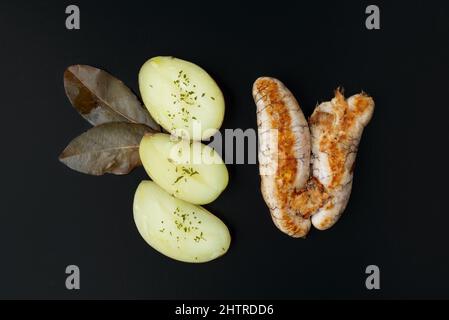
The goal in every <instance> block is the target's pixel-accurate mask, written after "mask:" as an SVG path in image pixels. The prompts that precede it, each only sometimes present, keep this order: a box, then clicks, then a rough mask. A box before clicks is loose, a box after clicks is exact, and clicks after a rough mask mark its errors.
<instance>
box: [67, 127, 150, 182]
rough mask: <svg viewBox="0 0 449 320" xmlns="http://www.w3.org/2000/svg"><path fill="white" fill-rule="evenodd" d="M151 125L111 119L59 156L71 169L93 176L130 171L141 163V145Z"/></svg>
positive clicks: (76, 141)
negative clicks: (112, 120) (111, 120)
mask: <svg viewBox="0 0 449 320" xmlns="http://www.w3.org/2000/svg"><path fill="white" fill-rule="evenodd" d="M149 132H154V130H152V129H151V128H149V127H147V126H146V125H143V124H135V123H127V122H109V123H104V124H101V125H98V126H96V127H93V128H92V129H90V130H88V131H86V132H84V133H83V134H81V135H80V136H78V137H77V138H75V139H73V140H72V141H71V142H70V143H69V145H68V146H67V147H66V148H65V149H64V151H63V152H62V153H61V155H60V156H59V160H60V161H61V162H62V163H64V164H65V165H66V166H68V167H69V168H71V169H73V170H76V171H79V172H82V173H86V174H91V175H96V176H99V175H103V174H105V173H113V174H117V175H122V174H127V173H129V172H130V171H131V170H132V169H134V168H135V167H137V166H140V165H141V161H140V157H139V144H140V140H142V137H143V136H144V135H145V134H146V133H149Z"/></svg>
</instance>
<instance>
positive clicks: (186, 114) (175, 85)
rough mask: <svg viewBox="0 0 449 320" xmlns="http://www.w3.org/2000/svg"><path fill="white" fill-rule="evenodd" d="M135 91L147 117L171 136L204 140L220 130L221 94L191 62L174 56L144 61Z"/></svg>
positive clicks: (222, 100)
mask: <svg viewBox="0 0 449 320" xmlns="http://www.w3.org/2000/svg"><path fill="white" fill-rule="evenodd" d="M139 89H140V93H141V95H142V99H143V102H144V104H145V106H146V107H147V109H148V111H149V112H150V114H151V116H152V117H153V118H154V119H155V120H156V121H157V122H158V123H159V124H160V125H161V126H162V127H163V128H164V129H165V130H167V131H169V132H170V133H171V134H174V135H177V136H185V135H186V134H188V135H189V136H188V139H193V140H204V139H207V138H209V137H211V136H212V135H213V134H214V133H215V132H216V131H217V130H218V129H219V128H220V127H221V124H222V122H223V117H224V108H225V102H224V98H223V94H222V92H221V90H220V88H219V87H218V85H217V84H216V83H215V81H214V79H212V78H211V76H209V74H208V73H207V72H206V71H204V70H203V69H202V68H200V67H199V66H197V65H195V64H193V63H191V62H188V61H184V60H181V59H177V58H174V57H155V58H152V59H150V60H148V61H147V62H146V63H145V64H144V65H143V66H142V68H141V69H140V72H139Z"/></svg>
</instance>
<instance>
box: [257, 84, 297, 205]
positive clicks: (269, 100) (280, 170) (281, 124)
mask: <svg viewBox="0 0 449 320" xmlns="http://www.w3.org/2000/svg"><path fill="white" fill-rule="evenodd" d="M255 86H256V89H257V91H259V93H260V94H261V96H262V99H263V101H264V104H265V105H266V106H267V108H266V112H268V114H269V116H270V125H271V128H275V129H278V167H277V171H276V174H275V179H276V190H275V192H276V193H277V195H278V200H279V202H280V203H282V206H283V208H285V207H286V206H287V205H288V202H289V201H288V200H289V193H290V190H289V189H288V188H286V187H285V186H292V185H293V184H294V181H295V178H296V168H297V161H298V160H297V159H296V157H295V154H294V150H293V148H292V146H293V145H294V144H295V141H296V137H295V135H294V134H293V133H292V130H291V118H290V114H289V112H288V110H287V107H286V105H285V102H284V101H283V99H282V97H281V95H280V93H279V87H278V84H277V83H276V82H275V81H271V80H270V79H268V78H263V79H261V80H260V81H257V82H256V84H255Z"/></svg>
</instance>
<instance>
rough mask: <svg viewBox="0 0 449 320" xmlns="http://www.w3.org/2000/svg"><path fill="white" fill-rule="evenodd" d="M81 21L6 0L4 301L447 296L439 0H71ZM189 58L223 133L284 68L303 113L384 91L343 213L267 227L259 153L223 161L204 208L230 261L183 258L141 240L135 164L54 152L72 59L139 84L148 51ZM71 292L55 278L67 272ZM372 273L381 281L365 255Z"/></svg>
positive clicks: (443, 18) (245, 117) (67, 118)
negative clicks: (311, 224)
mask: <svg viewBox="0 0 449 320" xmlns="http://www.w3.org/2000/svg"><path fill="white" fill-rule="evenodd" d="M76 3H77V4H78V5H79V6H80V9H81V30H79V31H68V30H66V29H65V25H64V23H65V18H66V15H65V13H64V11H65V7H66V6H67V5H68V4H71V2H64V1H63V2H58V3H56V2H51V3H50V1H48V2H47V1H34V2H31V1H30V4H25V3H23V2H22V1H20V2H17V1H14V2H13V1H10V2H9V3H8V4H6V3H4V2H2V3H1V4H0V39H1V50H0V58H1V69H0V70H1V73H2V74H1V78H0V82H1V86H0V87H1V89H2V90H1V92H2V99H1V108H2V113H1V117H2V124H1V126H0V130H1V137H2V150H3V151H2V157H1V158H2V168H3V170H2V176H1V181H2V183H1V194H2V197H1V199H2V201H1V207H0V217H1V221H0V253H1V258H0V298H291V299H293V298H449V290H448V289H449V257H448V250H447V244H448V242H449V232H448V230H447V226H448V225H449V215H448V210H447V183H446V182H447V179H448V175H447V163H448V162H449V157H448V154H447V150H446V148H447V144H448V136H449V135H448V125H447V121H448V114H449V112H448V110H449V106H448V103H447V101H448V98H447V93H448V89H449V65H448V57H449V43H448V39H449V22H448V17H449V5H448V4H447V3H444V4H443V2H440V1H416V2H415V3H411V2H409V1H394V3H393V1H388V2H381V1H376V3H377V4H379V5H380V7H381V27H382V29H381V30H380V31H368V30H366V29H365V22H364V21H365V14H364V10H365V7H366V6H367V5H368V4H371V3H370V2H367V1H309V2H307V3H306V2H303V1H297V2H295V3H296V4H293V1H291V3H290V2H285V3H282V1H276V2H274V3H272V4H271V5H262V4H260V2H258V3H259V4H257V5H256V4H253V5H249V4H247V5H243V4H241V3H240V4H238V3H231V2H229V1H223V3H222V4H221V5H219V4H216V3H215V2H204V3H202V4H194V3H192V2H191V1H189V2H185V1H184V2H183V3H184V4H179V5H175V4H174V3H173V2H167V4H163V3H165V1H142V2H137V1H136V2H135V3H134V2H131V1H125V2H123V1H122V2H120V3H116V4H114V3H111V2H110V1H108V2H106V1H104V2H97V1H95V3H94V2H93V1H76ZM156 55H174V56H177V57H180V58H184V59H187V60H191V61H193V62H195V63H198V64H199V65H201V66H202V67H204V68H205V69H206V70H208V71H209V72H210V73H211V74H212V75H213V76H214V77H215V78H216V79H217V81H218V82H219V84H220V86H221V87H222V89H223V91H224V93H225V95H226V98H227V109H226V118H225V122H224V126H223V129H224V128H243V129H246V128H254V127H255V125H256V117H255V106H254V104H253V101H252V97H251V85H252V82H253V81H254V79H255V78H256V77H258V76H261V75H271V76H275V77H279V78H280V79H282V80H283V81H284V82H285V83H286V85H287V86H288V87H289V88H290V89H291V90H292V91H293V92H294V93H295V95H296V96H297V98H298V100H299V101H300V104H301V106H302V108H303V110H304V112H305V114H306V115H307V116H308V115H310V114H311V112H312V110H313V108H314V106H315V104H316V103H317V102H318V101H324V100H328V99H329V98H330V97H331V96H332V91H333V89H335V88H336V87H337V86H343V87H344V88H345V91H346V93H347V94H348V95H349V94H353V93H356V92H359V91H361V90H365V91H366V92H368V93H369V94H371V95H373V96H374V98H375V101H376V104H377V107H376V111H375V115H374V118H373V120H372V122H371V123H370V124H369V126H368V127H367V129H366V131H365V133H364V137H363V139H362V143H361V145H360V152H359V155H358V161H357V168H356V173H355V181H354V190H353V192H352V196H351V201H350V203H349V206H348V208H347V210H346V212H345V214H344V216H343V218H342V219H341V220H340V222H339V223H338V224H337V225H336V226H335V227H334V228H332V229H331V230H329V231H327V232H318V231H312V232H311V233H310V235H309V237H308V238H307V240H295V239H291V238H288V237H287V236H285V235H283V234H282V233H281V232H279V231H278V230H277V229H276V228H275V227H274V226H273V224H272V222H271V219H270V217H269V214H268V210H267V208H266V206H265V204H264V202H263V200H262V198H261V195H260V191H259V177H258V169H257V166H256V165H231V166H229V171H230V175H231V180H230V184H229V187H228V189H227V190H226V191H225V192H224V193H223V194H222V196H221V197H220V198H219V199H218V200H217V201H216V202H214V203H213V204H211V205H209V206H207V207H208V208H209V209H210V210H211V211H212V212H214V213H216V214H217V215H218V216H219V217H221V218H222V219H223V220H224V221H225V222H226V223H227V224H228V225H229V227H230V229H231V232H232V236H233V243H232V247H231V249H230V251H229V253H228V254H227V255H226V256H224V257H223V258H221V259H219V260H216V261H214V262H211V263H208V264H203V265H190V264H183V263H179V262H176V261H173V260H170V259H168V258H165V257H163V256H162V255H160V254H158V253H157V252H155V251H154V250H152V249H151V248H150V247H148V246H147V245H146V244H145V242H144V241H143V240H142V239H141V238H140V236H139V234H138V232H137V230H136V228H135V225H134V222H133V219H132V199H133V194H134V191H135V189H136V187H137V185H138V184H139V182H140V180H142V179H146V175H145V173H144V171H143V169H138V170H135V171H134V172H133V173H132V174H130V175H128V176H123V177H117V176H103V177H90V176H86V175H82V174H78V173H76V172H74V171H71V170H70V169H68V168H67V167H65V166H64V165H62V164H60V163H59V162H58V160H57V156H58V154H59V153H60V151H61V150H62V149H63V148H64V147H65V145H66V144H67V143H68V142H69V141H70V140H71V139H72V138H73V137H75V136H76V135H77V134H79V133H80V132H82V131H83V130H86V129H87V128H88V127H89V125H88V124H87V122H85V121H84V120H83V119H82V118H81V117H80V116H79V115H78V114H77V113H76V112H75V111H74V109H73V108H72V107H71V106H70V104H69V102H68V100H67V99H66V97H65V94H64V89H63V82H62V75H63V71H64V69H65V68H66V67H67V66H69V65H71V64H76V63H83V64H90V65H94V66H97V67H100V68H104V69H106V70H108V71H109V72H111V73H112V74H114V75H115V76H117V77H118V78H120V79H121V80H123V81H124V82H125V83H126V84H128V85H129V86H130V87H131V88H133V89H134V90H136V89H137V73H138V70H139V68H140V66H141V65H142V64H143V62H145V60H146V59H148V58H150V57H152V56H156ZM68 264H76V265H78V266H79V267H80V269H81V290H79V291H68V290H66V289H65V286H64V281H65V277H66V275H65V273H64V271H65V267H66V266H67V265H68ZM369 264H377V265H379V267H380V269H381V287H382V289H381V290H379V291H375V292H373V291H368V290H366V289H365V285H364V282H365V274H364V270H365V267H366V266H367V265H369Z"/></svg>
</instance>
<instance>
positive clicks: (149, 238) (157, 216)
mask: <svg viewBox="0 0 449 320" xmlns="http://www.w3.org/2000/svg"><path fill="white" fill-rule="evenodd" d="M134 221H135V223H136V226H137V229H138V231H139V233H140V235H141V236H142V237H143V239H144V240H145V241H146V242H147V243H148V244H149V245H150V246H151V247H153V248H154V249H156V250H157V251H159V252H160V253H162V254H164V255H166V256H168V257H170V258H172V259H175V260H179V261H184V262H192V263H200V262H207V261H210V260H213V259H216V258H218V257H220V256H222V255H223V254H225V253H226V251H227V250H228V249H229V245H230V243H231V236H230V234H229V230H228V228H227V227H226V225H225V224H224V223H223V222H222V221H221V220H220V219H219V218H217V217H216V216H214V215H213V214H212V213H210V212H209V211H207V210H206V209H204V208H202V207H200V206H196V205H193V204H191V203H188V202H185V201H183V200H180V199H177V198H175V197H173V196H171V195H170V194H168V193H167V192H166V191H164V190H163V189H162V188H160V187H159V186H158V185H157V184H156V183H154V182H152V181H142V182H141V183H140V185H139V187H138V188H137V190H136V194H135V196H134Z"/></svg>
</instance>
